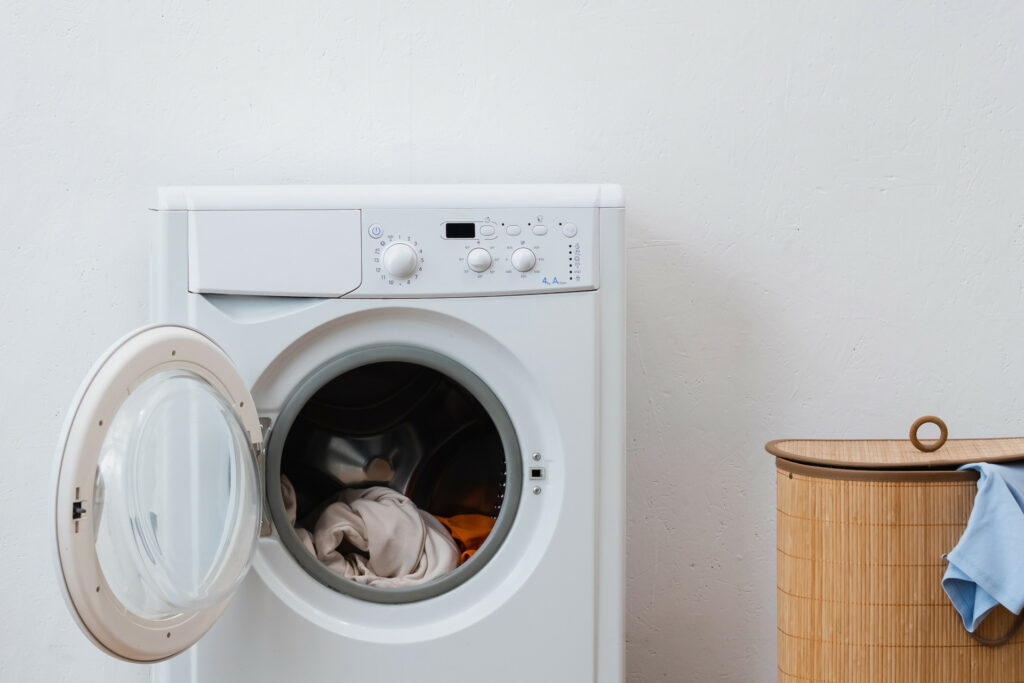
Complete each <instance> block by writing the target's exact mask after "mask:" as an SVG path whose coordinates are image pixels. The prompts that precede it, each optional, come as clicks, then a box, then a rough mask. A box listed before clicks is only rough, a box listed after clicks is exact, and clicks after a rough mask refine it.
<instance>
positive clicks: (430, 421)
mask: <svg viewBox="0 0 1024 683" xmlns="http://www.w3.org/2000/svg"><path fill="white" fill-rule="evenodd" d="M462 371H463V372H464V373H468V371H467V370H465V369H462ZM470 379H475V376H472V377H470V376H468V375H467V376H463V377H461V378H459V379H456V378H454V377H453V376H452V373H451V372H442V371H441V370H440V369H437V368H436V367H429V366H427V365H424V364H421V363H417V362H406V361H383V362H373V363H369V364H365V365H361V366H358V367H355V368H352V369H346V370H345V371H343V372H341V373H340V374H338V375H337V376H335V377H333V378H331V379H329V380H327V381H326V382H323V383H322V384H321V385H320V387H319V389H317V390H316V391H315V393H313V394H312V396H310V397H309V398H308V399H306V400H305V401H304V403H302V406H301V409H299V410H298V412H297V413H296V414H295V417H294V420H292V421H291V424H290V425H288V426H287V429H288V432H287V436H286V438H285V441H284V446H283V449H282V451H281V457H280V472H281V474H283V475H284V476H285V477H287V478H288V480H289V481H290V482H291V484H292V485H293V487H294V491H295V499H296V517H295V519H296V526H297V527H299V528H304V529H312V528H314V527H315V526H316V522H317V519H318V517H319V516H320V514H321V513H322V512H323V511H324V509H325V508H326V506H327V505H329V504H331V503H332V502H333V501H335V500H337V499H338V496H339V492H340V491H342V490H344V489H351V488H365V487H370V486H388V487H391V488H393V489H395V490H396V491H398V492H400V493H403V494H404V495H406V496H407V497H408V498H410V499H411V500H412V502H413V503H415V504H416V506H417V507H418V508H419V509H420V510H422V511H425V512H427V513H430V514H431V515H434V516H435V517H439V518H444V519H450V518H453V517H457V516H459V515H477V516H484V517H487V518H489V519H491V520H494V521H500V520H499V518H502V519H505V523H504V524H501V525H496V528H497V529H498V530H500V529H502V528H505V529H507V527H508V526H510V523H511V514H512V512H511V511H508V510H506V511H505V514H503V513H502V510H503V506H505V505H506V504H507V503H508V502H509V500H510V496H509V493H510V492H509V483H510V482H509V464H510V463H514V464H515V465H516V466H518V464H519V460H518V455H519V454H518V448H517V447H515V448H510V447H509V446H510V443H511V444H514V442H515V439H514V435H512V434H511V423H510V422H509V420H508V416H507V415H506V414H504V413H503V412H502V414H500V415H496V414H495V412H496V411H495V406H500V404H498V403H497V400H496V399H495V398H494V397H493V394H490V395H489V396H486V397H483V398H484V402H486V403H488V405H489V408H490V409H488V408H487V407H485V406H484V403H482V402H481V400H480V397H479V394H480V393H482V391H483V389H484V388H483V387H479V386H478V387H476V388H475V389H476V391H471V390H470V389H469V388H467V386H466V385H467V384H472V382H469V381H467V380H470ZM460 380H461V381H460ZM476 381H477V382H479V380H476ZM481 384H482V383H481ZM496 418H497V419H496ZM275 429H276V428H275ZM518 479H519V478H518V477H516V478H514V481H517V480H518ZM516 493H517V494H518V492H516ZM515 497H516V498H518V495H516V496H515ZM279 526H280V525H279ZM289 531H290V530H286V531H285V532H284V533H283V534H282V536H289ZM492 535H494V533H493V532H492ZM488 540H490V537H488ZM497 542H500V539H497V540H496V541H495V542H494V543H492V544H491V545H494V544H495V543H497ZM286 545H287V546H289V549H290V550H292V553H293V554H294V555H296V558H297V559H299V560H300V563H302V564H303V565H304V566H306V567H307V569H309V568H310V560H311V558H310V557H308V556H305V555H304V554H303V553H301V552H298V553H297V552H296V544H295V543H294V539H291V542H288V543H286ZM492 553H493V549H492V551H491V552H490V553H487V555H490V554H492ZM484 560H485V558H484V557H481V558H479V559H478V560H476V562H477V563H478V564H479V563H481V562H482V561H484ZM477 568H478V567H477ZM461 569H463V568H462V567H460V570H461ZM313 573H314V575H316V576H317V577H318V578H320V579H321V580H322V581H323V580H325V577H324V575H323V573H322V572H313ZM467 576H468V574H467ZM325 582H326V583H328V584H329V585H331V586H332V587H333V588H336V589H339V590H342V591H343V592H350V591H349V589H350V588H351V587H350V586H347V585H346V584H344V583H338V582H337V581H334V580H333V579H330V578H328V580H326V581H325ZM363 588H365V587H362V586H360V587H358V588H357V589H355V590H357V591H362V590H363ZM429 592H430V593H433V592H434V591H429ZM359 597H364V598H367V599H376V598H375V597H374V596H373V595H372V594H369V593H365V592H364V593H362V594H360V595H359ZM419 597H427V595H426V594H424V595H423V596H419Z"/></svg>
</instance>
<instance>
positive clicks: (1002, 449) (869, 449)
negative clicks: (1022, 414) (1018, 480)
mask: <svg viewBox="0 0 1024 683" xmlns="http://www.w3.org/2000/svg"><path fill="white" fill-rule="evenodd" d="M929 423H931V424H934V425H937V426H938V427H939V431H940V434H939V438H938V439H936V440H934V441H929V442H922V441H920V440H919V439H918V438H917V431H918V429H920V428H921V426H922V425H924V424H929ZM948 435H949V430H948V429H947V428H946V423H945V422H943V421H942V420H940V419H939V418H937V417H935V416H933V415H926V416H924V417H922V418H919V419H918V420H917V421H916V422H914V425H913V426H912V427H911V428H910V439H909V440H904V439H859V440H854V439H842V440H836V439H833V440H829V439H778V440H776V441H769V442H768V443H767V444H765V450H767V451H768V452H769V453H771V454H772V455H774V456H776V457H779V458H783V459H785V460H791V461H793V462H800V463H805V464H808V465H824V466H828V467H844V468H850V469H871V470H878V469H886V470H888V469H924V468H943V469H956V468H957V467H959V466H960V465H966V464H968V463H972V462H1008V461H1012V460H1024V437H1014V438H1006V439H949V440H947V436H948Z"/></svg>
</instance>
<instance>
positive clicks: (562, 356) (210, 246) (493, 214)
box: [54, 185, 625, 683]
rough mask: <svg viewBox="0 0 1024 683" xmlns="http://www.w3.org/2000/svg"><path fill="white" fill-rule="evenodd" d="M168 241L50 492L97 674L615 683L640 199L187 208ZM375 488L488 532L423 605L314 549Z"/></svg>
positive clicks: (312, 192)
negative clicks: (631, 216)
mask: <svg viewBox="0 0 1024 683" xmlns="http://www.w3.org/2000/svg"><path fill="white" fill-rule="evenodd" d="M152 216H153V218H154V223H155V225H156V229H155V230H154V235H155V239H154V249H153V259H152V267H151V285H150V287H151V293H152V312H153V316H152V319H153V324H151V325H149V326H147V327H144V328H142V329H140V330H136V331H134V332H132V333H130V334H128V335H126V336H125V337H123V338H121V339H120V340H119V341H117V342H115V343H114V344H113V346H112V347H111V348H110V350H109V351H108V352H107V353H106V354H105V355H104V356H103V357H102V358H100V359H99V360H98V361H97V362H96V364H95V365H94V367H93V368H92V370H91V371H90V372H89V373H88V375H87V377H86V379H85V381H84V382H83V384H82V387H81V389H80V390H79V393H78V395H77V397H76V398H75V399H74V401H73V404H72V407H71V409H70V410H69V413H68V416H67V420H66V423H65V427H64V431H63V435H62V438H61V440H60V443H59V447H58V453H57V465H56V467H55V484H54V488H55V505H54V513H55V518H54V531H55V539H56V543H55V555H56V564H57V568H58V579H59V584H60V586H61V587H62V589H63V592H64V596H65V598H66V602H67V605H68V607H69V611H70V613H71V615H72V617H73V618H74V619H75V621H76V622H77V623H78V625H79V626H80V627H81V630H82V632H83V633H84V634H85V635H86V636H87V637H88V638H89V639H90V640H91V641H92V642H93V643H94V644H95V645H96V646H97V647H98V648H100V649H101V650H103V651H104V652H106V653H108V654H110V655H112V656H115V657H119V658H121V659H125V660H129V661H132V662H140V663H148V664H156V666H154V667H153V679H154V680H155V681H158V682H160V683H186V682H188V683H223V682H227V681H245V682H247V683H282V681H293V680H294V681H310V682H319V681H325V682H326V681H338V680H349V681H381V682H385V683H398V682H404V681H413V680H415V681H420V682H423V683H432V682H437V683H440V682H442V681H444V682H445V683H450V682H451V681H479V680H486V681H488V682H489V683H513V682H516V683H521V682H522V681H537V682H550V683H584V682H588V683H589V682H598V683H621V681H622V680H623V642H624V638H623V553H624V548H623V485H624V477H625V475H624V464H623V463H624V412H625V411H624V325H625V320H624V301H625V297H624V284H625V283H624V208H623V200H622V194H621V191H620V189H619V188H618V187H617V186H614V185H507V186H503V185H494V186H485V185H471V186H458V185H450V186H446V185H437V186H426V185H421V186H303V187H291V186H288V187H271V186H267V187H252V186H250V187H173V188H165V189H163V190H161V191H160V193H159V201H158V205H157V207H156V210H155V211H154V212H153V214H152ZM286 480H287V482H288V485H287V486H285V485H284V482H285V481H286ZM369 485H372V486H375V487H381V486H383V487H390V488H391V489H394V490H395V491H397V492H399V493H401V494H403V495H404V496H405V497H407V498H408V500H409V501H412V503H413V504H415V506H416V507H417V509H419V510H420V511H423V514H428V513H429V514H430V515H433V516H435V517H436V518H442V517H443V518H446V519H448V518H453V516H455V515H473V516H475V517H474V519H479V520H483V521H484V522H486V524H487V527H488V531H487V532H486V534H485V535H484V536H483V537H482V538H483V540H482V542H480V543H479V544H478V545H477V546H476V547H475V548H474V549H473V551H472V552H470V553H469V555H468V556H465V557H464V558H463V560H460V564H459V565H458V566H457V567H455V568H451V569H449V570H447V571H446V572H445V573H443V574H442V575H438V576H435V577H432V578H430V579H429V580H423V581H419V582H410V583H408V584H402V585H377V584H373V583H367V582H361V581H358V580H356V579H354V578H352V577H346V576H344V575H342V574H341V573H337V572H336V571H334V570H333V569H332V568H331V567H329V566H328V565H327V564H325V563H324V561H322V558H321V557H319V556H318V555H317V554H316V553H311V552H310V551H308V550H307V548H306V546H304V544H303V541H302V538H301V535H302V534H301V528H302V525H303V524H305V525H306V526H309V527H312V526H313V525H314V524H315V519H316V515H317V514H320V513H322V511H323V509H324V508H323V506H324V504H325V503H324V501H329V500H332V499H335V500H336V497H337V496H339V495H343V494H342V493H339V492H344V491H346V490H350V489H358V488H360V487H366V486H369ZM332 497H334V498H332ZM303 520H306V521H303ZM389 538H390V537H389ZM396 538H398V536H396ZM350 550H351V548H350Z"/></svg>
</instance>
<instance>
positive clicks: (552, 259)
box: [347, 208, 600, 298]
mask: <svg viewBox="0 0 1024 683" xmlns="http://www.w3.org/2000/svg"><path fill="white" fill-rule="evenodd" d="M361 213H362V218H361V220H362V270H363V278H362V284H361V285H360V286H359V287H358V289H356V290H355V291H353V292H351V293H349V294H348V295H347V296H348V297H350V298H356V297H364V298H384V297H402V298H405V297H436V296H496V295H507V294H547V293H554V292H567V291H582V290H591V289H597V286H598V264H599V262H600V259H599V258H598V229H599V226H598V211H597V210H596V209H591V208H569V209H557V208H555V209H363V210H362V212H361Z"/></svg>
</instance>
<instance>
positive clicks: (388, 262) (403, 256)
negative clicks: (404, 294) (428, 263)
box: [383, 242, 420, 279]
mask: <svg viewBox="0 0 1024 683" xmlns="http://www.w3.org/2000/svg"><path fill="white" fill-rule="evenodd" d="M383 262H384V270H386V271H388V273H390V274H391V275H393V276H395V277H396V278H399V279H404V278H407V277H409V276H410V275H412V274H413V273H415V272H416V270H417V269H418V268H419V265H420V264H419V257H418V256H417V255H416V249H415V248H414V247H413V246H412V245H411V244H406V243H405V242H395V243H393V244H392V245H391V246H389V247H388V248H387V249H385V250H384V257H383Z"/></svg>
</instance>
